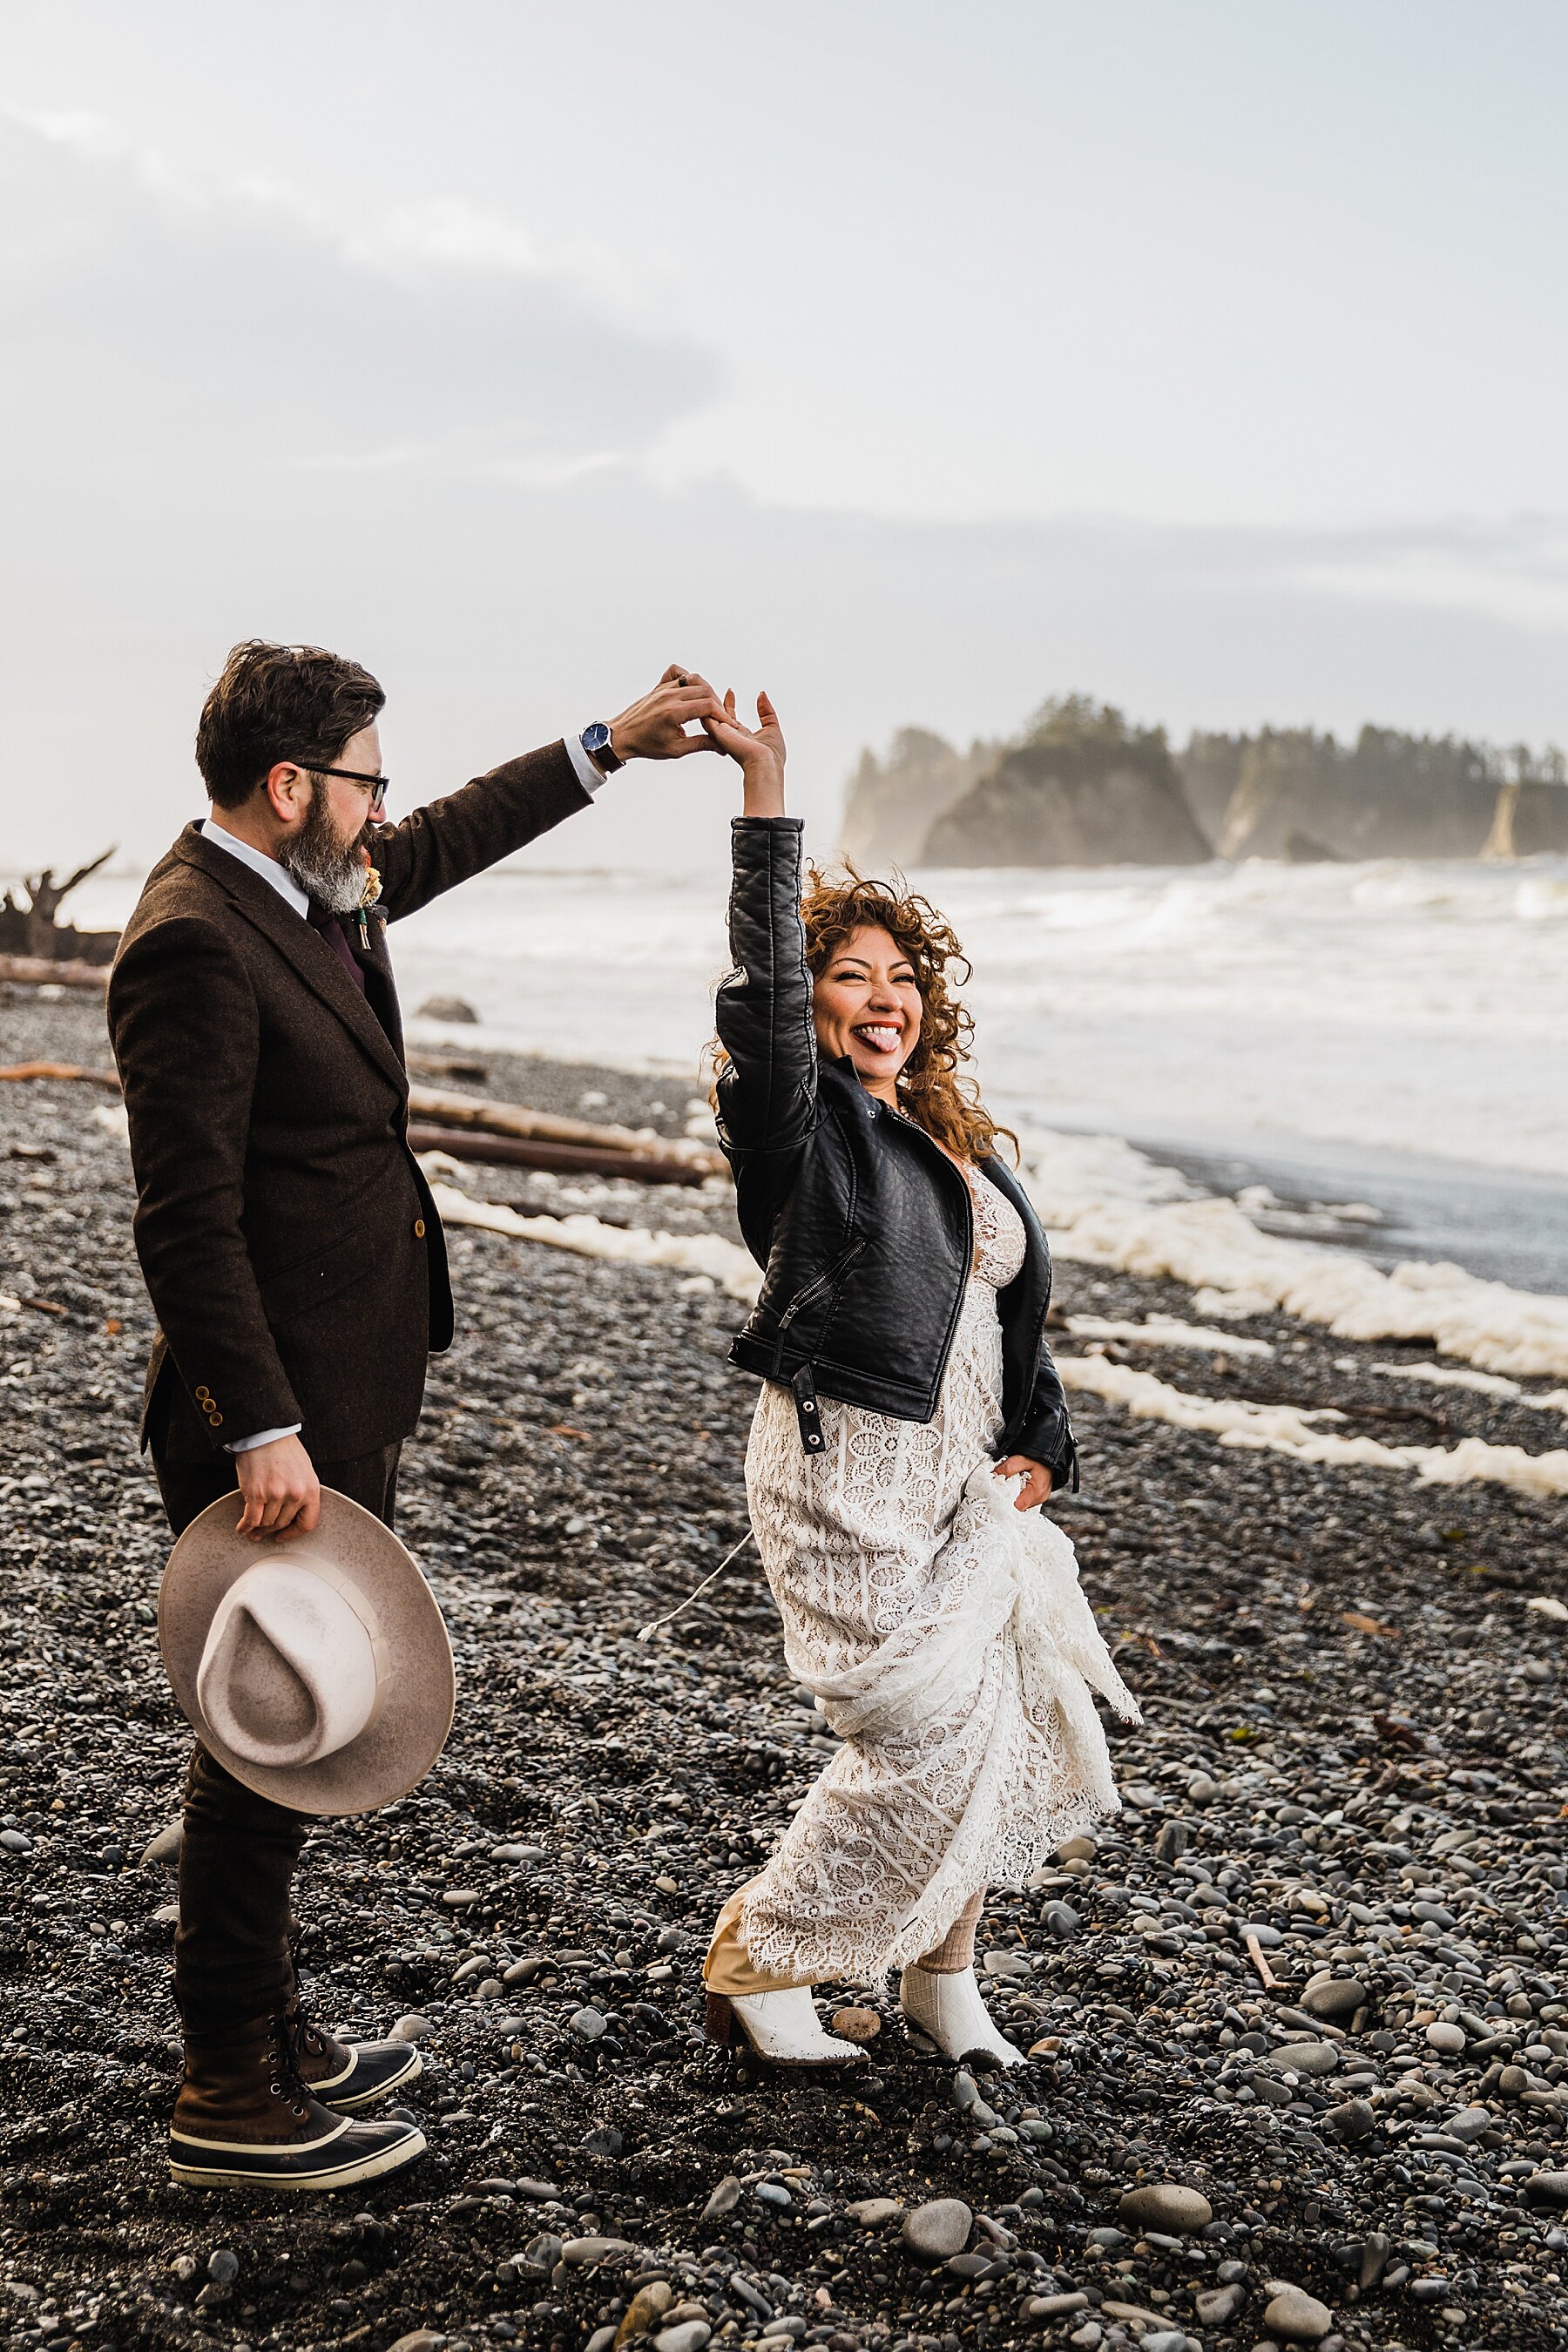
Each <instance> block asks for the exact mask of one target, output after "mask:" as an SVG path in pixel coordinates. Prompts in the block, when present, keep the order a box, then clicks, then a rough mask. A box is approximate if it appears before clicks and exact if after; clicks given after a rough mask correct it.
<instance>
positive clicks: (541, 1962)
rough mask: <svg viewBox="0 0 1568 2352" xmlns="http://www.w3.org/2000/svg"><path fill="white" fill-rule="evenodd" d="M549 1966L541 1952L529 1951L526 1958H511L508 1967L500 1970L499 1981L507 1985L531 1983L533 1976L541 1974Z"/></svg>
mask: <svg viewBox="0 0 1568 2352" xmlns="http://www.w3.org/2000/svg"><path fill="white" fill-rule="evenodd" d="M549 1966H550V1962H549V1961H548V1960H547V1959H546V1958H544V1957H543V1956H542V1954H541V1953H539V1952H533V1953H531V1954H530V1955H529V1957H528V1958H526V1959H522V1960H513V1962H512V1964H511V1966H510V1969H502V1970H501V1982H502V1984H509V1985H516V1984H531V1983H532V1982H533V1979H534V1978H535V1977H539V1976H542V1975H543V1974H544V1971H545V1970H546V1969H548V1968H549Z"/></svg>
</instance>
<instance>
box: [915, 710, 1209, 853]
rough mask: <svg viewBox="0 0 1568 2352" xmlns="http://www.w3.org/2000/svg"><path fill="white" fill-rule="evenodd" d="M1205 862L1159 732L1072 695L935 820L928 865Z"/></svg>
mask: <svg viewBox="0 0 1568 2352" xmlns="http://www.w3.org/2000/svg"><path fill="white" fill-rule="evenodd" d="M1211 855H1212V852H1211V850H1210V847H1209V845H1208V843H1207V841H1206V840H1205V837H1204V835H1203V834H1202V832H1201V831H1200V830H1199V827H1198V825H1197V823H1196V821H1195V820H1194V816H1193V813H1192V810H1191V809H1190V808H1189V807H1188V805H1187V801H1186V796H1185V794H1184V792H1183V790H1182V780H1181V777H1180V776H1179V774H1178V773H1177V771H1176V765H1175V762H1174V761H1173V759H1172V757H1171V753H1170V750H1169V747H1168V746H1167V744H1166V741H1165V737H1164V732H1163V729H1160V728H1148V729H1142V728H1130V727H1129V726H1128V725H1127V722H1126V721H1125V719H1123V718H1122V716H1121V712H1120V711H1118V710H1113V709H1110V708H1109V707H1106V706H1098V705H1096V704H1094V703H1092V702H1090V701H1089V700H1088V699H1087V698H1084V697H1082V696H1078V695H1072V696H1068V697H1064V698H1062V699H1061V700H1059V701H1057V702H1050V703H1047V705H1046V707H1045V709H1043V710H1042V711H1041V712H1040V714H1039V716H1038V718H1037V719H1036V720H1035V722H1034V724H1033V725H1032V726H1031V727H1030V729H1029V730H1028V732H1027V733H1026V736H1025V737H1024V740H1022V741H1021V742H1019V743H1017V744H1016V745H1014V746H1013V748H1012V749H1011V750H1009V751H1005V752H1004V753H1003V754H1002V756H1001V758H1000V759H999V760H998V761H995V763H994V765H993V766H991V767H990V768H989V769H988V770H987V772H985V773H984V775H982V776H980V777H979V778H978V779H977V780H976V781H975V782H974V783H973V785H972V787H971V788H970V790H969V791H968V792H967V793H964V794H963V797H962V799H960V800H958V801H956V802H954V803H952V805H951V806H950V807H948V808H946V809H945V810H943V811H942V814H940V815H939V816H937V817H936V818H935V819H934V820H933V822H932V824H931V829H930V831H929V833H928V834H927V835H926V840H925V845H924V851H923V856H922V862H923V863H924V864H926V865H931V866H1195V865H1201V864H1203V863H1204V861H1205V859H1206V858H1208V857H1209V856H1211Z"/></svg>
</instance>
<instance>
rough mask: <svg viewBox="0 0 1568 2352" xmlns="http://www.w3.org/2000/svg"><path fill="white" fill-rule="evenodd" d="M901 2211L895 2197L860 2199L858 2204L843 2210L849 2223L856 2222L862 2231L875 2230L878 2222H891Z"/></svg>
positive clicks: (847, 2206) (901, 2208)
mask: <svg viewBox="0 0 1568 2352" xmlns="http://www.w3.org/2000/svg"><path fill="white" fill-rule="evenodd" d="M844 2210H845V2212H846V2213H847V2215H848V2217H849V2219H850V2221H858V2222H859V2224H860V2227H861V2228H862V2229H863V2230H872V2229H875V2228H876V2226H877V2224H878V2222H879V2221H893V2220H894V2219H895V2218H896V2217H897V2216H898V2215H899V2214H900V2213H901V2212H902V2211H903V2210H904V2209H903V2207H902V2206H901V2205H900V2202H899V2200H898V2199H897V2198H896V2197H862V2198H861V2199H860V2200H859V2202H858V2204H855V2205H846V2207H845V2208H844Z"/></svg>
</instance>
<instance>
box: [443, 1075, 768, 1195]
mask: <svg viewBox="0 0 1568 2352" xmlns="http://www.w3.org/2000/svg"><path fill="white" fill-rule="evenodd" d="M408 1108H409V1111H410V1114H411V1115H412V1116H413V1117H414V1118H417V1119H426V1120H429V1121H430V1122H431V1123H432V1124H437V1125H439V1126H442V1127H461V1128H470V1129H476V1130H477V1131H478V1132H479V1134H481V1135H514V1136H519V1137H521V1138H522V1139H524V1140H525V1141H528V1142H536V1141H542V1142H549V1143H584V1144H589V1145H591V1146H592V1147H593V1148H594V1149H595V1150H598V1151H629V1152H635V1153H637V1156H638V1157H639V1158H641V1159H644V1160H679V1162H680V1163H681V1165H682V1166H684V1167H687V1168H693V1169H695V1170H696V1171H697V1173H698V1175H699V1176H700V1177H701V1176H726V1175H728V1174H729V1163H728V1161H727V1160H725V1158H724V1155H723V1153H722V1152H721V1151H718V1150H715V1149H714V1147H713V1146H712V1145H711V1144H708V1143H691V1142H688V1141H687V1139H685V1137H683V1136H663V1135H659V1136H654V1135H638V1134H637V1131H636V1129H633V1128H629V1127H597V1126H595V1124H594V1122H593V1120H592V1119H586V1118H562V1117H561V1116H560V1114H559V1113H558V1112H555V1111H548V1110H530V1109H528V1108H526V1107H525V1106H524V1105H522V1104H521V1103H502V1102H489V1101H487V1100H486V1098H485V1097H484V1096H483V1095H454V1094H447V1093H444V1092H443V1091H442V1089H441V1088H440V1087H409V1089H408ZM456 1156H457V1155H456V1154H455V1153H454V1154H453V1157H454V1158H456Z"/></svg>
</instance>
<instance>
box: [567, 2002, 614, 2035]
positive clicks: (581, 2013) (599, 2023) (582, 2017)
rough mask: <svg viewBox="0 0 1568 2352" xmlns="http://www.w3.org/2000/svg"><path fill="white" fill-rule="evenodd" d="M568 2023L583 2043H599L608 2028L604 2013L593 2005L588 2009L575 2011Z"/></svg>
mask: <svg viewBox="0 0 1568 2352" xmlns="http://www.w3.org/2000/svg"><path fill="white" fill-rule="evenodd" d="M567 2022H568V2023H569V2024H570V2026H571V2028H572V2031H573V2032H574V2034H576V2036H577V2038H578V2040H579V2041H581V2042H597V2040H598V2039H599V2036H600V2034H601V2033H603V2032H605V2031H606V2029H607V2026H608V2020H607V2019H606V2017H605V2012H604V2011H603V2010H601V2009H595V2008H593V2007H592V2006H591V2005H590V2006H589V2007H588V2008H586V2009H579V2010H574V2011H573V2013H572V2016H571V2017H570V2018H569V2019H568V2021H567Z"/></svg>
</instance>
